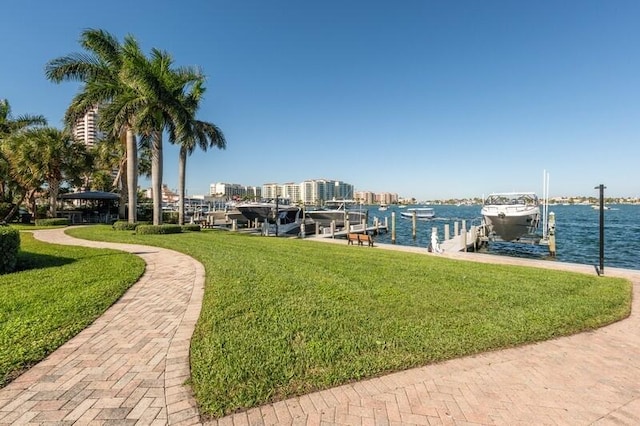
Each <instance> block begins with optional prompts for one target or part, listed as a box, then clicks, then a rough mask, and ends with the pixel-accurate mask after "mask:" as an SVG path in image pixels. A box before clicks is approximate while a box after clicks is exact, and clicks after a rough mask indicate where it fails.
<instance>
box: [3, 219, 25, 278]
mask: <svg viewBox="0 0 640 426" xmlns="http://www.w3.org/2000/svg"><path fill="white" fill-rule="evenodd" d="M19 250H20V232H19V231H18V230H17V229H14V228H10V227H8V226H0V253H2V256H0V274H6V273H9V272H13V271H14V270H15V269H16V264H17V262H18V251H19Z"/></svg>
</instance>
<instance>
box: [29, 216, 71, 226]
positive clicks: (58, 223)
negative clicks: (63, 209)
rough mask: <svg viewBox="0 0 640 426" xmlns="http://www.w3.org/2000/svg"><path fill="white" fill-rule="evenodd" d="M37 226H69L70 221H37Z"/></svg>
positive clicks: (60, 218)
mask: <svg viewBox="0 0 640 426" xmlns="http://www.w3.org/2000/svg"><path fill="white" fill-rule="evenodd" d="M36 226H69V219H67V218H66V217H59V218H56V219H36Z"/></svg>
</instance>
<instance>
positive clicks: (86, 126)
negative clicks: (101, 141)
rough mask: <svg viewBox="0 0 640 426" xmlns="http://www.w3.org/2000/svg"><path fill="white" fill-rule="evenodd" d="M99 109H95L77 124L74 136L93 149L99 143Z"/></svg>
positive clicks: (88, 112)
mask: <svg viewBox="0 0 640 426" xmlns="http://www.w3.org/2000/svg"><path fill="white" fill-rule="evenodd" d="M97 120H98V107H94V108H92V109H91V110H89V111H87V113H86V114H85V115H84V117H82V118H81V119H79V120H78V121H77V122H76V125H75V126H74V128H73V136H75V138H76V139H77V140H79V141H82V142H84V143H85V145H87V146H89V147H91V146H93V145H94V144H95V143H96V142H97V141H98V125H97Z"/></svg>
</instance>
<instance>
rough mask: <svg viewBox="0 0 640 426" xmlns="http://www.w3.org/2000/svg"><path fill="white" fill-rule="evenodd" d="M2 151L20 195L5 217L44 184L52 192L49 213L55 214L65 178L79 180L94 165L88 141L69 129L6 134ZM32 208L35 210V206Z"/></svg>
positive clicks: (47, 129)
mask: <svg viewBox="0 0 640 426" xmlns="http://www.w3.org/2000/svg"><path fill="white" fill-rule="evenodd" d="M2 154H3V157H4V158H5V159H6V160H7V165H8V173H9V175H10V177H11V179H12V180H13V181H14V182H15V184H16V185H17V187H18V189H19V196H20V198H19V202H18V203H17V204H16V205H15V206H14V209H13V210H12V211H11V212H9V214H8V215H7V217H6V218H5V220H6V219H8V218H10V217H12V216H13V214H15V211H16V210H17V208H18V206H19V205H20V204H21V203H22V202H23V201H24V200H25V199H27V200H30V199H32V198H33V196H34V194H35V193H36V192H38V191H41V190H42V189H43V186H45V187H46V189H47V190H48V193H49V208H50V210H49V215H50V216H51V217H55V215H56V209H57V198H58V192H59V190H60V186H61V184H62V183H63V182H65V181H66V182H68V183H70V184H78V183H79V182H80V181H81V176H82V173H83V172H85V171H86V170H87V169H89V168H91V157H90V156H89V155H88V153H87V151H86V147H85V145H84V144H83V143H81V142H77V141H75V140H74V139H73V137H72V135H71V134H70V133H68V132H65V131H61V130H58V129H55V128H52V127H42V128H35V129H28V130H26V131H24V132H20V133H15V134H13V135H11V136H9V137H7V138H6V139H5V141H4V143H3V146H2ZM31 210H32V213H35V211H33V208H31Z"/></svg>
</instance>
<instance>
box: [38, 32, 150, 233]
mask: <svg viewBox="0 0 640 426" xmlns="http://www.w3.org/2000/svg"><path fill="white" fill-rule="evenodd" d="M125 43H127V45H128V49H129V50H137V51H138V52H139V51H140V48H139V46H138V44H137V42H136V41H135V40H134V39H133V37H131V36H127V37H125ZM80 44H81V46H82V47H83V48H84V49H85V50H86V51H87V52H88V54H87V53H72V54H69V55H67V56H63V57H60V58H56V59H53V60H51V61H49V62H48V63H47V65H46V67H45V73H46V76H47V78H48V79H49V80H51V81H53V82H55V83H60V82H62V81H80V82H82V83H84V86H83V88H82V90H81V91H80V93H78V94H77V95H76V96H75V97H74V99H73V100H72V102H71V105H70V106H69V108H68V109H67V112H66V114H65V121H66V123H67V125H68V126H73V125H74V124H75V123H76V122H77V120H78V119H79V118H81V117H82V116H84V114H86V113H87V111H89V110H90V109H92V108H95V106H96V105H98V106H99V107H101V109H100V118H99V126H100V127H101V128H102V130H103V131H107V132H108V133H109V134H111V135H112V136H115V137H119V138H121V139H122V140H123V141H124V143H125V145H126V156H127V184H128V185H127V188H128V191H127V201H128V204H129V209H128V212H129V222H132V223H133V222H136V219H137V217H136V207H137V189H138V188H137V187H138V174H137V146H136V138H135V134H134V132H133V128H132V126H131V124H130V123H131V120H132V116H133V115H134V114H135V112H136V108H135V105H131V104H129V103H128V102H127V100H129V99H131V93H130V89H129V87H128V86H127V84H126V83H125V82H124V81H123V78H122V67H123V63H124V60H125V52H124V50H123V46H122V45H121V44H120V42H119V41H118V40H117V38H115V37H114V36H113V35H111V34H110V33H108V32H106V31H103V30H98V29H87V30H85V31H83V32H82V35H81V38H80ZM121 195H123V194H121Z"/></svg>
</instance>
